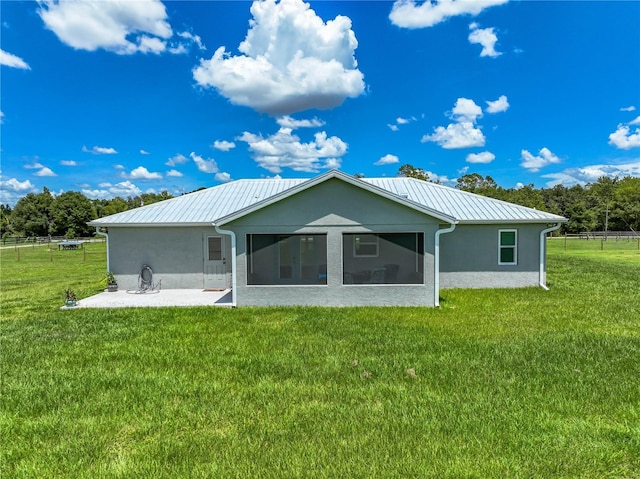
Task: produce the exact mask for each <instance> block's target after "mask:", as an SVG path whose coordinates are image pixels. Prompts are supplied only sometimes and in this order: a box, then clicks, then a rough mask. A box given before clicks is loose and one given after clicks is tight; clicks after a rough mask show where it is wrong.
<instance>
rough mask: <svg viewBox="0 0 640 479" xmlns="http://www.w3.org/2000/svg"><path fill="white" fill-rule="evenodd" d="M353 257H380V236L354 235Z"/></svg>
mask: <svg viewBox="0 0 640 479" xmlns="http://www.w3.org/2000/svg"><path fill="white" fill-rule="evenodd" d="M353 256H359V257H363V258H366V257H372V256H378V235H372V234H364V235H353Z"/></svg>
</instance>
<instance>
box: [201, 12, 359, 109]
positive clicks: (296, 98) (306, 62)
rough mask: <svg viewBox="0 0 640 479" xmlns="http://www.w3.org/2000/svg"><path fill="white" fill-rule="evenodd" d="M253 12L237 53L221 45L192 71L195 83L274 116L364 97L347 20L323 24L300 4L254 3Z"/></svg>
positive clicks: (334, 104)
mask: <svg viewBox="0 0 640 479" xmlns="http://www.w3.org/2000/svg"><path fill="white" fill-rule="evenodd" d="M251 14H252V15H253V18H252V20H251V21H250V28H249V31H248V32H247V36H246V38H245V39H244V41H243V42H242V43H241V44H240V45H239V47H238V50H239V51H240V52H241V55H237V56H232V55H231V54H230V53H229V52H227V51H226V49H225V47H224V46H221V47H219V48H218V49H217V50H216V51H215V53H214V55H213V56H212V57H211V59H210V60H205V59H202V60H201V61H200V65H198V66H197V67H195V68H194V70H193V77H194V79H195V80H196V82H197V83H198V84H199V85H201V86H203V87H214V88H215V89H216V90H217V91H218V92H219V93H220V94H221V95H222V96H224V97H226V98H228V99H229V100H230V101H231V103H234V104H236V105H244V106H248V107H251V108H253V109H255V110H257V111H260V112H266V113H269V114H273V115H284V114H291V113H294V112H298V111H303V110H307V109H311V108H318V109H329V108H333V107H335V106H338V105H340V104H342V102H343V101H344V100H345V99H346V98H354V97H357V96H358V95H360V94H361V93H363V91H364V88H365V85H364V80H363V74H362V73H361V72H360V71H359V70H358V68H357V62H356V59H355V56H354V53H355V49H356V48H357V46H358V41H357V40H356V36H355V34H354V33H353V31H352V30H351V20H350V19H349V18H348V17H345V16H341V15H339V16H337V17H336V18H335V19H333V20H330V21H328V22H326V23H325V22H324V21H323V20H322V19H321V18H320V17H319V16H317V15H316V13H315V12H314V11H313V10H312V9H310V8H309V4H307V3H304V2H303V1H302V0H284V1H281V2H278V3H276V1H275V0H265V1H254V2H253V4H252V6H251Z"/></svg>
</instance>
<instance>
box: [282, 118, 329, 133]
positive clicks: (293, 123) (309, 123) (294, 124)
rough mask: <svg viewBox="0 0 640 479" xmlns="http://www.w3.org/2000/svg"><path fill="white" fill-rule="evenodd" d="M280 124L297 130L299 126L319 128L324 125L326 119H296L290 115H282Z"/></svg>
mask: <svg viewBox="0 0 640 479" xmlns="http://www.w3.org/2000/svg"><path fill="white" fill-rule="evenodd" d="M276 121H277V123H278V125H280V126H281V127H283V128H291V129H292V130H296V129H298V128H319V127H321V126H324V121H322V120H319V119H318V118H314V119H312V120H296V119H295V118H292V117H290V116H289V115H285V116H281V117H280V118H278V119H277V120H276Z"/></svg>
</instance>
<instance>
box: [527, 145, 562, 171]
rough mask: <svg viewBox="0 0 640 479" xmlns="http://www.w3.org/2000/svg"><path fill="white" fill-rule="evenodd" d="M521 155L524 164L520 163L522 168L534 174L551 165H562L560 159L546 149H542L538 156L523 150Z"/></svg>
mask: <svg viewBox="0 0 640 479" xmlns="http://www.w3.org/2000/svg"><path fill="white" fill-rule="evenodd" d="M521 154H522V163H520V166H522V167H523V168H526V169H527V170H529V171H533V172H536V171H539V170H540V168H543V167H545V166H547V165H550V164H551V163H560V158H558V157H557V156H556V155H555V154H553V153H552V152H551V150H549V148H546V147H545V148H542V149H541V150H540V152H539V153H538V155H537V156H533V155H532V154H531V153H529V152H528V151H527V150H522V152H521Z"/></svg>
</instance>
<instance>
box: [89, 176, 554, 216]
mask: <svg viewBox="0 0 640 479" xmlns="http://www.w3.org/2000/svg"><path fill="white" fill-rule="evenodd" d="M307 181H309V179H257V180H236V181H232V182H229V183H225V184H222V185H218V186H214V187H211V188H208V189H205V190H200V191H196V192H194V193H190V194H187V195H183V196H179V197H176V198H172V199H170V200H165V201H162V202H159V203H154V204H152V205H148V206H142V207H140V208H136V209H133V210H128V211H123V212H122V213H116V214H114V215H110V216H106V217H104V218H99V219H96V220H94V221H91V222H90V223H89V224H90V225H92V226H135V225H145V226H152V225H158V226H167V225H185V226H186V225H198V224H211V223H214V222H215V221H216V220H218V219H220V218H223V217H225V216H229V215H232V214H234V213H236V212H238V211H240V210H242V209H244V208H248V207H250V206H251V205H256V204H257V203H260V202H261V201H264V200H268V199H269V198H271V197H273V196H275V195H278V194H280V193H283V192H285V191H286V190H289V189H290V188H294V187H296V186H298V185H301V184H302V183H304V182H307ZM358 181H363V182H365V183H367V184H369V185H373V186H375V187H378V188H381V189H383V190H386V191H387V192H389V193H392V194H393V195H396V196H398V199H401V200H403V201H409V202H413V203H416V204H418V205H420V206H422V207H425V208H429V209H432V210H435V211H438V212H441V213H442V214H443V216H449V217H453V218H455V219H456V220H457V221H458V222H460V223H509V222H510V223H547V222H564V221H566V218H563V217H562V216H558V215H553V214H551V213H546V212H544V211H539V210H535V209H531V208H526V207H524V206H519V205H515V204H512V203H507V202H504V201H500V200H496V199H493V198H487V197H484V196H480V195H476V194H473V193H469V192H466V191H461V190H458V189H455V188H450V187H447V186H443V185H438V184H435V183H431V182H427V181H422V180H418V179H415V178H402V177H400V178H361V179H359V180H358ZM257 206H258V205H256V207H257Z"/></svg>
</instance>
